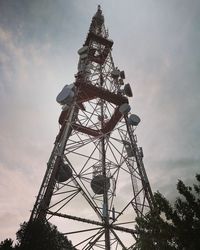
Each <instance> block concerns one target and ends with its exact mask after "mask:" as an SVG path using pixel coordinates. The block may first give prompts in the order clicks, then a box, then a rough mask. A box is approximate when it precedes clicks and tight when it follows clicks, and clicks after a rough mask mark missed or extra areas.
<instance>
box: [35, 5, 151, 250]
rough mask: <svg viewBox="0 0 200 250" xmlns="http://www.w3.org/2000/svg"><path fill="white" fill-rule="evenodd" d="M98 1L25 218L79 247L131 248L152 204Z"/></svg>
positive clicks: (126, 88) (126, 93)
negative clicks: (55, 229)
mask: <svg viewBox="0 0 200 250" xmlns="http://www.w3.org/2000/svg"><path fill="white" fill-rule="evenodd" d="M112 46H113V41H112V40H111V39H110V38H109V35H108V31H107V30H106V29H105V25H104V16H103V15H102V11H101V8H100V6H98V9H97V12H96V14H95V15H94V17H93V18H92V22H91V24H90V28H89V32H88V34H87V38H86V41H85V43H84V45H83V47H82V48H80V49H79V50H78V54H79V63H78V72H77V74H76V75H75V80H74V83H72V84H69V85H66V86H64V88H63V89H62V90H61V92H60V93H59V94H58V96H57V102H58V103H60V104H61V105H62V111H61V115H60V117H59V124H60V131H59V133H58V135H57V137H56V140H55V144H54V148H53V151H52V153H51V156H50V158H49V161H48V163H47V170H46V173H45V176H44V178H43V181H42V185H41V187H40V190H39V194H38V196H37V198H36V202H35V205H34V207H33V210H32V213H31V217H30V221H33V220H50V221H53V223H54V224H55V223H56V222H59V223H60V224H61V226H62V228H65V229H64V230H66V231H65V232H63V233H65V234H66V235H67V236H68V238H69V239H70V240H72V243H73V245H74V246H75V247H76V248H77V249H81V250H86V249H87V250H88V249H106V250H110V249H133V247H134V245H135V243H136V241H137V235H138V232H137V231H136V230H135V227H134V225H135V218H136V217H137V216H138V217H140V216H144V215H145V214H146V213H147V212H148V211H149V210H150V209H151V208H152V207H153V196H152V191H151V188H150V184H149V181H148V178H147V175H146V172H145V168H144V164H143V151H142V148H141V147H138V146H137V137H136V135H135V128H136V127H137V125H138V124H139V122H140V118H139V117H138V116H137V115H135V114H131V113H130V110H131V107H130V105H129V100H128V97H132V90H131V86H130V84H128V83H127V84H124V81H125V73H124V71H121V70H119V69H118V68H117V67H116V66H115V65H114V61H113V58H112V55H111V51H112Z"/></svg>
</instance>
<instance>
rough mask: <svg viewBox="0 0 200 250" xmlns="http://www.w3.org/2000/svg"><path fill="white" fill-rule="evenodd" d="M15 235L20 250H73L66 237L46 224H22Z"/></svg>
mask: <svg viewBox="0 0 200 250" xmlns="http://www.w3.org/2000/svg"><path fill="white" fill-rule="evenodd" d="M16 235H17V240H18V242H19V249H20V250H44V249H48V250H61V249H62V250H72V249H74V250H75V248H73V246H72V243H71V242H70V241H68V239H67V237H65V236H64V235H63V234H61V233H60V232H59V231H58V230H57V228H56V226H54V225H52V224H50V223H48V222H45V223H44V222H42V221H32V222H28V223H27V222H24V223H23V224H22V225H21V228H20V230H19V231H18V232H17V233H16Z"/></svg>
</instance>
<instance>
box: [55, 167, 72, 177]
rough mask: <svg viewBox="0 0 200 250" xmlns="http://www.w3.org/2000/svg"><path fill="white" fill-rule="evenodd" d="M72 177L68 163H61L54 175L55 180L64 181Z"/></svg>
mask: <svg viewBox="0 0 200 250" xmlns="http://www.w3.org/2000/svg"><path fill="white" fill-rule="evenodd" d="M71 177H72V170H71V168H70V166H69V165H68V164H64V163H61V165H60V166H59V170H58V173H57V175H56V180H57V182H65V181H67V180H69V179H70V178H71Z"/></svg>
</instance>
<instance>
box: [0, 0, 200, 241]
mask: <svg viewBox="0 0 200 250" xmlns="http://www.w3.org/2000/svg"><path fill="white" fill-rule="evenodd" d="M98 3H99V2H98V1H96V0H95V1H90V0H86V1H84V2H83V1H80V0H77V1H62V0H59V1H57V2H54V1H46V0H44V1H42V2H41V1H25V0H22V1H18V2H16V1H13V0H6V1H5V0H2V1H0V23H1V26H0V113H1V122H0V131H1V133H0V147H1V152H0V159H1V160H0V171H1V173H0V174H1V175H0V178H1V190H2V191H3V192H2V193H1V196H0V199H1V203H0V209H1V223H2V224H1V226H2V228H3V229H2V231H1V237H2V239H4V238H5V237H8V236H10V237H14V236H12V235H14V233H15V232H16V230H17V229H18V225H19V223H20V222H23V220H25V219H28V217H29V214H30V213H29V211H28V210H29V209H31V208H32V205H33V203H34V196H35V195H36V194H37V192H38V189H39V186H40V182H41V179H42V177H43V174H44V171H45V168H46V167H45V165H46V162H47V161H48V157H49V155H50V152H51V148H52V146H53V142H54V139H55V136H56V134H57V132H58V125H57V118H58V116H59V112H60V107H59V105H57V104H56V102H55V97H56V94H57V93H58V92H59V91H60V89H61V88H62V87H63V85H64V84H66V83H71V82H72V81H73V80H74V74H75V73H76V70H77V60H78V55H77V49H79V48H80V47H81V46H82V43H83V42H84V40H85V37H86V34H87V31H88V28H89V23H90V20H91V17H92V15H93V14H94V13H95V11H96V8H97V4H98ZM100 4H102V8H103V13H104V15H105V20H106V26H108V27H109V30H110V38H111V39H113V40H114V42H115V43H114V48H113V58H114V61H115V64H116V66H119V68H122V69H124V70H125V73H126V81H127V82H130V83H131V86H132V89H133V92H134V97H133V98H132V99H131V100H130V103H131V106H132V112H133V113H137V114H138V115H139V116H140V117H141V118H142V122H141V123H140V125H139V127H138V128H137V130H136V133H137V135H138V144H139V145H141V146H142V147H143V149H144V156H145V157H144V162H145V167H146V170H147V174H148V176H149V179H150V182H151V183H152V187H153V190H154V191H155V190H157V189H159V190H160V191H161V192H163V193H164V194H166V195H167V197H169V198H170V199H174V194H173V192H174V190H175V189H176V188H175V184H176V182H177V179H183V180H185V181H186V182H188V183H190V182H191V181H192V180H193V177H194V175H195V174H196V172H197V171H198V169H199V147H200V141H199V139H198V134H199V133H200V131H199V129H200V119H199V116H198V113H199V108H200V106H199V105H200V100H199V98H200V97H199V90H200V85H199V77H200V75H199V65H200V61H199V58H200V54H199V53H200V50H199V43H200V33H199V13H198V12H199V1H195V0H194V1H192V3H188V1H182V3H181V4H180V3H179V1H173V2H172V1H171V2H166V1H160V2H159V3H157V2H153V1H148V2H147V3H145V4H144V3H142V2H141V1H138V0H136V1H130V0H127V2H126V4H124V2H121V1H103V0H102V1H100ZM86 213H87V211H86ZM3 216H4V217H6V218H8V219H7V220H5V219H3ZM4 229H5V230H4Z"/></svg>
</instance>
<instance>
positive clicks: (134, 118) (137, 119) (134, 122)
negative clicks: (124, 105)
mask: <svg viewBox="0 0 200 250" xmlns="http://www.w3.org/2000/svg"><path fill="white" fill-rule="evenodd" d="M140 121H141V120H140V117H139V116H137V115H134V114H132V115H130V116H129V118H128V123H129V124H130V125H132V126H137V125H138V124H139V123H140Z"/></svg>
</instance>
